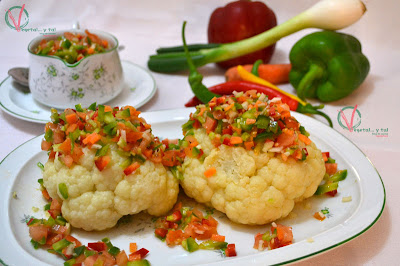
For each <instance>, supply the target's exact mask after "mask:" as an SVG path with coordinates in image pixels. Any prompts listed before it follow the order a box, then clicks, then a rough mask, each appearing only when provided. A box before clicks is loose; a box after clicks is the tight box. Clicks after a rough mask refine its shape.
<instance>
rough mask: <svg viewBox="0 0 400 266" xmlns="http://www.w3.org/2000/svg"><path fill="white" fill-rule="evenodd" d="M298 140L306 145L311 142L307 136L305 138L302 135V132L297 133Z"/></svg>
mask: <svg viewBox="0 0 400 266" xmlns="http://www.w3.org/2000/svg"><path fill="white" fill-rule="evenodd" d="M299 140H301V141H302V142H304V144H306V145H310V144H311V140H310V139H309V138H307V137H306V136H304V135H303V134H299Z"/></svg>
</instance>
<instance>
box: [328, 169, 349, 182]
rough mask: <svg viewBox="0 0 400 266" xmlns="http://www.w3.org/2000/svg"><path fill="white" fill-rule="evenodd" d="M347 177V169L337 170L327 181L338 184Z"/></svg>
mask: <svg viewBox="0 0 400 266" xmlns="http://www.w3.org/2000/svg"><path fill="white" fill-rule="evenodd" d="M346 177H347V169H344V170H339V171H338V172H337V173H336V174H334V175H332V176H331V177H330V178H329V180H330V181H332V182H339V181H342V180H345V179H346Z"/></svg>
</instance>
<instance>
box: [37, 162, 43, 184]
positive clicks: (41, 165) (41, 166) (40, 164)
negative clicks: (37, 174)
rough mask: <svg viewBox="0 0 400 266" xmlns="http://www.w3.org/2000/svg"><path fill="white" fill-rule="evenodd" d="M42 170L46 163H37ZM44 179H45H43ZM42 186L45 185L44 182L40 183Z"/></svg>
mask: <svg viewBox="0 0 400 266" xmlns="http://www.w3.org/2000/svg"><path fill="white" fill-rule="evenodd" d="M36 165H37V166H38V167H39V168H40V169H41V170H42V171H43V170H44V165H43V164H42V163H41V162H38V163H37V164H36ZM42 180H43V179H42ZM40 184H41V185H42V186H43V182H42V183H40Z"/></svg>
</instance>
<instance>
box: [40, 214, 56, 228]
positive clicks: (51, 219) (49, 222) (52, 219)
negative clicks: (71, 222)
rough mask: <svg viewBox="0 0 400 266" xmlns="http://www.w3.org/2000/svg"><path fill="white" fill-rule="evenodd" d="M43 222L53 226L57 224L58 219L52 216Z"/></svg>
mask: <svg viewBox="0 0 400 266" xmlns="http://www.w3.org/2000/svg"><path fill="white" fill-rule="evenodd" d="M43 224H44V225H47V226H53V225H56V220H54V218H53V217H51V216H50V217H49V219H47V220H45V221H44V222H43Z"/></svg>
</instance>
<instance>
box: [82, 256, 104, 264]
mask: <svg viewBox="0 0 400 266" xmlns="http://www.w3.org/2000/svg"><path fill="white" fill-rule="evenodd" d="M98 257H99V254H94V255H92V256H89V257H87V258H86V259H85V261H84V262H83V264H84V265H85V266H93V265H94V264H95V262H96V260H97V258H98ZM100 265H101V264H100Z"/></svg>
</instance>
